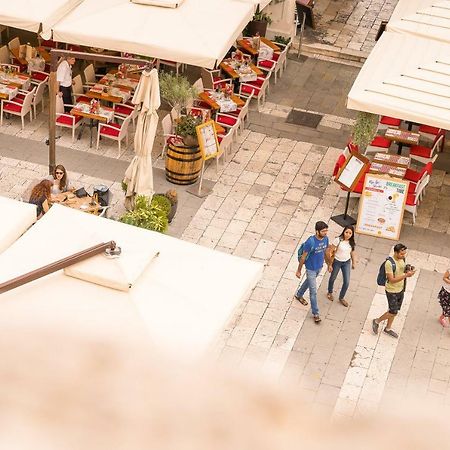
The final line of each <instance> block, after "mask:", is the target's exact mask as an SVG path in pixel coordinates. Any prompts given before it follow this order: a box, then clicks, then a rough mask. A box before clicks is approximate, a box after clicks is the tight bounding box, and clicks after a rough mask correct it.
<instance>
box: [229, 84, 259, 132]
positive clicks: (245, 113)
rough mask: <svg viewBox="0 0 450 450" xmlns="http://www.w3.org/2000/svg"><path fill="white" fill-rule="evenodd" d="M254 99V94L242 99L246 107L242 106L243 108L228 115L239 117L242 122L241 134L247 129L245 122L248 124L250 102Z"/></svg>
mask: <svg viewBox="0 0 450 450" xmlns="http://www.w3.org/2000/svg"><path fill="white" fill-rule="evenodd" d="M238 96H239V95H238ZM239 97H240V96H239ZM252 98H253V92H252V93H251V94H250V95H249V96H248V97H242V100H244V101H245V105H244V106H242V107H241V108H238V109H237V110H236V111H233V112H229V113H227V114H230V115H232V116H237V117H238V118H239V121H240V123H239V127H240V130H241V133H242V132H243V131H244V129H245V121H247V122H248V117H249V116H248V114H249V106H250V101H251V99H252Z"/></svg>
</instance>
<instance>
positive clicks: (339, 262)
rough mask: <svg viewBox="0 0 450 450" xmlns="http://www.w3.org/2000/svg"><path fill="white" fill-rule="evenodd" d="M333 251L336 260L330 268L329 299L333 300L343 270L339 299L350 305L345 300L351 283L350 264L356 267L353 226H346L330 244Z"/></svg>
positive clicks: (345, 304)
mask: <svg viewBox="0 0 450 450" xmlns="http://www.w3.org/2000/svg"><path fill="white" fill-rule="evenodd" d="M330 247H331V249H330V250H331V252H332V254H334V261H333V264H332V266H330V267H329V268H328V270H329V271H330V272H331V275H330V279H329V281H328V294H327V298H328V300H331V301H333V300H334V298H333V287H334V282H335V281H336V277H337V276H338V273H339V271H340V270H341V271H342V278H343V282H342V288H341V292H340V293H339V301H340V302H341V303H342V304H343V305H344V306H345V307H347V306H348V302H347V301H346V300H345V294H346V293H347V289H348V286H349V284H350V266H351V268H352V269H354V268H355V247H356V244H355V230H354V229H353V227H352V226H347V227H344V229H343V230H342V233H341V235H340V236H339V237H337V238H336V239H335V240H334V241H333V242H332V243H331V245H330Z"/></svg>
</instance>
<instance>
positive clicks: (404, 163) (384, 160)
mask: <svg viewBox="0 0 450 450" xmlns="http://www.w3.org/2000/svg"><path fill="white" fill-rule="evenodd" d="M410 163H411V158H409V157H408V156H400V155H390V154H389V153H376V154H375V156H374V158H373V161H372V163H371V164H370V169H369V172H370V173H377V174H386V175H390V176H392V177H397V178H405V175H406V170H407V169H408V167H409V165H410Z"/></svg>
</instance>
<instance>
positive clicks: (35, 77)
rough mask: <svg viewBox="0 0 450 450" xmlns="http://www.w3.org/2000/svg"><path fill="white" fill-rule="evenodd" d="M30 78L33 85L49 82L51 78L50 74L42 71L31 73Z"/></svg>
mask: <svg viewBox="0 0 450 450" xmlns="http://www.w3.org/2000/svg"><path fill="white" fill-rule="evenodd" d="M30 76H31V82H32V83H33V84H39V83H42V82H43V81H48V77H49V76H50V74H49V73H47V72H42V71H40V70H35V71H33V72H31V73H30Z"/></svg>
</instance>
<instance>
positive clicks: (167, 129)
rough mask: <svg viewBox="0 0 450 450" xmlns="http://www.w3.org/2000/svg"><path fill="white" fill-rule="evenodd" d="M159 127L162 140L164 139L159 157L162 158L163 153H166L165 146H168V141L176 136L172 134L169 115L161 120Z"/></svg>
mask: <svg viewBox="0 0 450 450" xmlns="http://www.w3.org/2000/svg"><path fill="white" fill-rule="evenodd" d="M161 126H162V129H163V138H164V145H163V149H162V152H161V156H164V153H165V152H166V150H167V146H168V144H169V139H170V138H174V137H176V135H175V134H174V132H173V122H172V117H171V115H170V114H166V115H165V116H164V117H163V119H162V120H161Z"/></svg>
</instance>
